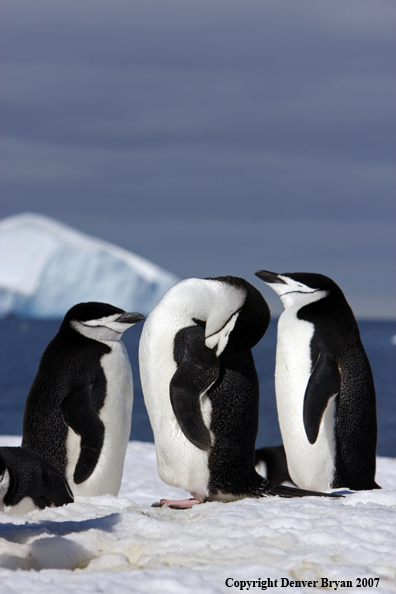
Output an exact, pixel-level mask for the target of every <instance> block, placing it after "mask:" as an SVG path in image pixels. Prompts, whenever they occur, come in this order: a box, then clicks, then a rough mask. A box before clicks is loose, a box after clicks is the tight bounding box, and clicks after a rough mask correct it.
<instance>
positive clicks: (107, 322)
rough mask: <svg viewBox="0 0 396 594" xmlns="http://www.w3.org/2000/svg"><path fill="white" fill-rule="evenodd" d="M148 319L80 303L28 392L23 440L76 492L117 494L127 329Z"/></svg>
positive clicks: (127, 394) (126, 404) (125, 415)
mask: <svg viewBox="0 0 396 594" xmlns="http://www.w3.org/2000/svg"><path fill="white" fill-rule="evenodd" d="M143 319H144V316H143V315H142V314H139V313H126V312H124V311H123V310H122V309H119V308H117V307H114V306H112V305H109V304H106V303H96V302H89V303H80V304H78V305H75V306H74V307H72V308H71V309H70V310H69V311H68V312H67V314H66V315H65V317H64V320H63V322H62V324H61V326H60V329H59V332H58V334H57V335H56V336H55V337H54V338H53V340H52V341H51V342H50V344H49V345H48V346H47V348H46V350H45V351H44V354H43V356H42V358H41V362H40V365H39V369H38V372H37V375H36V377H35V379H34V381H33V384H32V387H31V389H30V392H29V394H28V397H27V401H26V407H25V413H24V419H23V441H22V446H25V447H28V448H30V449H31V450H33V451H35V452H37V453H38V454H39V455H40V456H42V457H43V458H44V459H45V460H47V461H48V462H49V463H50V464H52V465H53V466H55V467H56V468H57V469H58V470H60V471H61V472H62V473H63V474H64V476H65V477H66V478H67V480H68V482H69V485H70V487H71V489H72V491H73V493H74V495H101V494H105V493H111V494H114V495H117V494H118V491H119V488H120V485H121V478H122V471H123V465H124V458H125V453H126V448H127V444H128V439H129V434H130V427H131V415H132V403H133V383H132V371H131V366H130V363H129V358H128V354H127V352H126V349H125V346H124V344H123V342H122V341H121V337H122V334H123V332H125V330H127V329H128V328H130V327H131V326H133V325H134V324H135V323H137V322H139V321H141V320H143Z"/></svg>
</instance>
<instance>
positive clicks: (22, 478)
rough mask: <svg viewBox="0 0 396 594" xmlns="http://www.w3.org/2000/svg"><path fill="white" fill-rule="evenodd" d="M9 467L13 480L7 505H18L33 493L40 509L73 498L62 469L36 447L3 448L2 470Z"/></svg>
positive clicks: (6, 500) (5, 500)
mask: <svg viewBox="0 0 396 594" xmlns="http://www.w3.org/2000/svg"><path fill="white" fill-rule="evenodd" d="M6 469H7V470H8V472H9V476H10V484H9V488H8V490H7V493H6V494H5V496H4V503H5V505H10V506H13V505H17V504H18V503H19V502H20V501H21V500H22V499H23V498H24V497H31V498H32V499H33V502H34V504H35V505H36V506H37V507H39V508H41V509H43V508H44V507H47V506H49V505H51V504H52V503H53V504H54V505H56V506H60V505H65V504H66V503H72V502H73V493H72V492H71V490H70V487H69V485H68V483H67V481H66V479H65V478H64V476H63V475H62V473H61V472H60V471H59V470H58V469H57V468H55V466H53V465H52V464H50V463H49V462H47V461H46V460H44V459H43V458H42V457H41V456H39V455H38V454H37V453H36V452H34V451H33V450H29V449H28V448H25V447H2V448H0V473H4V472H5V470H6Z"/></svg>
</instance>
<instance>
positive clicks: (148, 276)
mask: <svg viewBox="0 0 396 594" xmlns="http://www.w3.org/2000/svg"><path fill="white" fill-rule="evenodd" d="M176 282H178V279H177V277H176V276H174V275H173V274H171V273H169V272H166V271H165V270H162V269H161V268H159V267H158V266H156V265H155V264H152V263H151V262H149V261H148V260H145V259H143V258H141V257H140V256H137V255H136V254H133V253H131V252H128V251H127V250H124V249H122V248H120V247H118V246H116V245H113V244H111V243H108V242H106V241H102V240H101V239H97V238H94V237H90V236H88V235H85V234H84V233H81V232H79V231H77V230H75V229H72V228H71V227H68V226H67V225H63V224H61V223H59V222H58V221H55V220H53V219H50V218H48V217H45V216H42V215H37V214H30V213H24V214H20V215H16V216H13V217H8V218H6V219H3V220H2V221H0V316H5V315H8V314H10V313H14V314H16V315H20V316H24V317H30V318H36V317H37V318H62V317H63V316H64V315H65V313H66V312H67V310H68V309H70V307H72V306H73V305H75V304H76V303H81V302H84V301H102V302H105V303H111V304H113V305H116V306H118V307H121V308H122V309H124V310H125V311H139V312H141V313H143V314H147V313H149V311H151V309H152V308H153V307H154V306H155V305H156V304H157V303H158V301H159V300H160V299H161V297H162V296H163V294H164V293H165V292H166V291H167V290H168V289H169V288H170V287H171V286H173V285H174V284H175V283H176Z"/></svg>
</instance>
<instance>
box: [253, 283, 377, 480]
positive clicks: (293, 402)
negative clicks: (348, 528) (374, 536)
mask: <svg viewBox="0 0 396 594" xmlns="http://www.w3.org/2000/svg"><path fill="white" fill-rule="evenodd" d="M256 274H257V276H259V278H261V279H262V280H264V281H265V282H266V283H267V284H268V285H269V286H270V287H271V288H272V289H273V290H274V291H275V292H276V293H277V294H278V295H279V296H280V298H281V300H282V302H283V304H284V307H285V311H284V312H283V313H282V314H281V316H280V318H279V322H278V338H277V348H276V367H275V391H276V401H277V408H278V416H279V424H280V429H281V433H282V439H283V443H284V447H285V451H286V456H287V463H288V469H289V473H290V476H291V478H292V480H293V481H294V482H295V483H296V484H297V485H298V486H299V487H302V488H305V489H317V490H325V489H330V488H340V487H348V488H350V489H353V490H359V489H373V488H376V487H377V485H376V483H375V481H374V477H375V455H376V438H377V422H376V404H375V389H374V382H373V377H372V372H371V368H370V364H369V361H368V359H367V356H366V353H365V351H364V348H363V345H362V343H361V339H360V334H359V329H358V326H357V323H356V320H355V318H354V316H353V313H352V310H351V309H350V307H349V305H348V303H347V301H346V299H345V297H344V295H343V293H342V291H341V289H340V288H339V287H338V286H337V285H336V284H335V283H334V282H333V281H332V280H331V279H329V278H327V277H325V276H323V275H319V274H309V273H285V274H275V273H271V272H268V271H259V272H258V273H256Z"/></svg>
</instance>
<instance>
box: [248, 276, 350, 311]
mask: <svg viewBox="0 0 396 594" xmlns="http://www.w3.org/2000/svg"><path fill="white" fill-rule="evenodd" d="M255 274H256V276H258V277H259V278H261V280H263V281H264V282H265V283H266V284H267V285H268V286H270V287H271V289H273V290H274V291H275V293H277V295H279V297H280V299H281V301H282V303H283V305H284V307H285V309H288V308H289V307H297V308H298V309H300V308H301V307H304V306H305V305H309V304H310V303H314V302H315V301H319V300H320V299H323V298H324V297H327V296H328V295H329V294H330V292H331V291H332V290H335V289H338V290H340V289H339V287H337V285H336V284H335V282H334V281H332V280H331V279H330V278H328V277H327V276H323V275H322V274H314V273H309V272H285V273H284V274H277V273H276V272H269V271H268V270H259V271H258V272H256V273H255Z"/></svg>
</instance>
